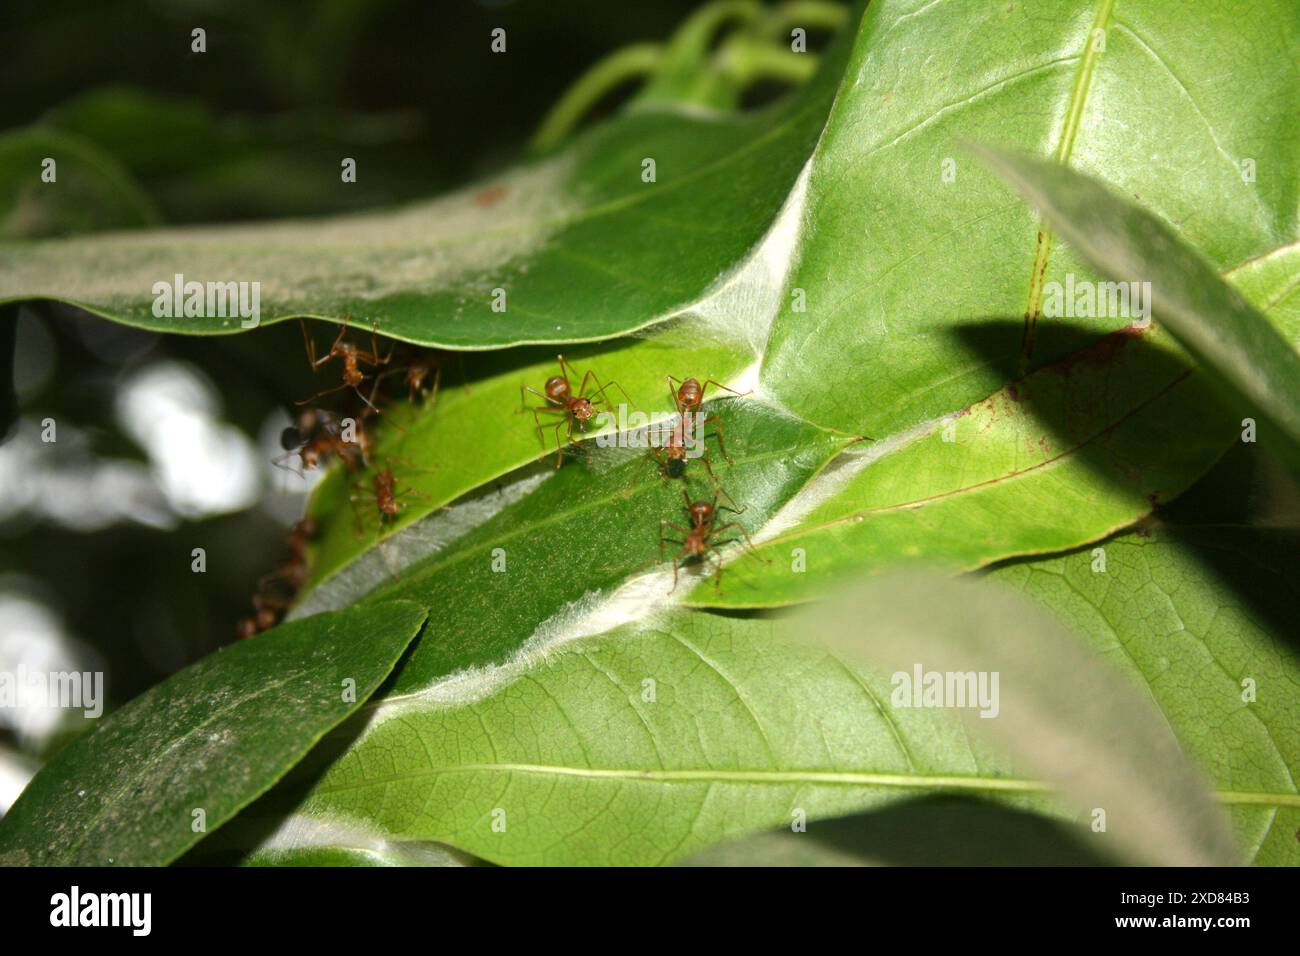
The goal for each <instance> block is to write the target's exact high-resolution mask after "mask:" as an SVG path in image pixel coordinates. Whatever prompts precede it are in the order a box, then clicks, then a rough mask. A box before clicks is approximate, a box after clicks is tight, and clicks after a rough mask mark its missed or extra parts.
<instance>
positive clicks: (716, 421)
mask: <svg viewBox="0 0 1300 956" xmlns="http://www.w3.org/2000/svg"><path fill="white" fill-rule="evenodd" d="M710 424H712V425H713V427H714V428H716V429H717V431H718V447H719V448H720V449H722V457H723V458H725V459H727V464H728V465H733V464H735V462H733V461H732V460H731V456H730V455H728V454H727V443H726V442H724V441H723V440H722V419H720V418H718V416H717V415H710V416H709V417H708V418H706V419H704V421H703V422H701V423H700V432H701V435H700V440H701V441H703V439H704V436H703V432H704V429H706V428H708V427H709V425H710Z"/></svg>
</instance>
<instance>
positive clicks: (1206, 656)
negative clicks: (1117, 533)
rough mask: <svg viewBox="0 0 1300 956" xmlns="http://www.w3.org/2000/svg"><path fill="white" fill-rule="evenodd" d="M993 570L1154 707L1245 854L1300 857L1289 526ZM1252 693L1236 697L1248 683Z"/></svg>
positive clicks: (1298, 685) (1168, 535) (1298, 680)
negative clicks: (1199, 772) (1217, 795)
mask: <svg viewBox="0 0 1300 956" xmlns="http://www.w3.org/2000/svg"><path fill="white" fill-rule="evenodd" d="M1101 550H1102V551H1103V553H1104V565H1102V566H1104V568H1105V570H1104V571H1101V572H1099V571H1097V570H1095V568H1096V567H1097V566H1098V565H1097V551H1085V552H1079V553H1075V554H1070V555H1065V556H1062V557H1058V558H1051V559H1047V560H1042V561H1034V562H1029V563H1024V564H1015V565H1011V566H1008V567H1006V568H1003V569H1000V570H997V571H995V572H993V574H992V575H991V577H993V578H994V579H997V580H999V581H1001V582H1003V583H1006V584H1008V585H1013V586H1016V587H1018V588H1020V589H1021V590H1022V592H1023V593H1024V594H1025V595H1026V596H1028V597H1031V598H1033V599H1034V600H1035V601H1037V602H1038V603H1040V604H1042V605H1044V606H1045V607H1048V608H1050V609H1051V610H1052V611H1054V612H1055V613H1056V614H1057V615H1058V616H1059V617H1060V619H1062V620H1063V621H1065V622H1067V623H1068V624H1070V625H1071V627H1072V629H1073V630H1075V631H1076V633H1079V634H1082V635H1085V636H1086V637H1087V638H1088V639H1089V641H1090V643H1091V645H1092V647H1093V648H1094V649H1095V650H1096V651H1097V653H1098V654H1100V655H1101V656H1103V657H1104V658H1105V659H1107V660H1108V661H1110V662H1111V663H1112V664H1113V665H1114V666H1116V667H1119V668H1122V669H1123V670H1124V671H1125V672H1127V673H1128V674H1130V675H1131V676H1132V677H1133V678H1134V679H1135V680H1136V681H1137V682H1139V683H1140V684H1141V685H1142V686H1143V687H1146V688H1147V689H1148V691H1149V693H1150V694H1151V697H1152V699H1153V700H1154V701H1155V703H1156V704H1157V705H1158V706H1159V707H1160V709H1161V711H1162V712H1163V713H1164V715H1165V718H1166V719H1167V720H1168V721H1169V725H1170V726H1171V727H1172V728H1173V730H1174V732H1175V733H1176V734H1177V735H1178V738H1179V740H1180V741H1181V743H1182V744H1183V746H1184V747H1185V748H1186V749H1187V751H1188V753H1189V754H1190V755H1191V756H1192V757H1193V758H1194V759H1195V760H1196V761H1197V762H1198V763H1199V764H1200V765H1201V766H1202V767H1204V768H1205V769H1206V770H1207V772H1209V773H1210V774H1211V776H1212V777H1213V779H1214V780H1215V783H1216V786H1217V787H1218V788H1219V790H1220V792H1221V798H1222V799H1224V800H1225V801H1226V802H1227V803H1228V805H1229V807H1230V809H1231V811H1232V817H1233V824H1234V829H1235V831H1236V838H1237V843H1238V845H1239V846H1241V847H1242V848H1243V850H1244V852H1245V855H1246V858H1247V859H1248V860H1249V861H1250V862H1254V863H1257V864H1263V865H1273V866H1297V865H1300V843H1298V842H1297V840H1296V832H1297V830H1300V789H1298V788H1297V785H1296V780H1297V779H1298V778H1300V653H1298V649H1297V646H1296V644H1295V640H1294V630H1295V629H1294V616H1295V615H1294V610H1295V604H1296V599H1297V596H1298V595H1297V593H1296V583H1295V582H1296V571H1297V568H1296V560H1295V556H1296V554H1297V553H1300V534H1297V531H1296V530H1295V529H1294V528H1291V529H1278V530H1261V529H1254V528H1246V527H1232V526H1210V527H1198V526H1171V527H1168V528H1161V529H1157V530H1154V531H1149V532H1144V533H1143V534H1133V535H1125V536H1124V537H1121V538H1117V539H1115V540H1113V541H1108V542H1106V543H1105V545H1104V547H1103V548H1102V549H1101ZM1247 680H1249V681H1251V682H1252V684H1251V686H1253V687H1254V688H1255V692H1256V695H1257V696H1256V697H1255V699H1253V700H1249V701H1247V700H1245V699H1244V695H1245V691H1246V688H1245V686H1244V682H1245V681H1247Z"/></svg>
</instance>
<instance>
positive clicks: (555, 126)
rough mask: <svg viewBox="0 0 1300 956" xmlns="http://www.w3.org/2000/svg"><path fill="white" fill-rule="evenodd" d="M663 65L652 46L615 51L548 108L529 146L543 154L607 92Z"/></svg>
mask: <svg viewBox="0 0 1300 956" xmlns="http://www.w3.org/2000/svg"><path fill="white" fill-rule="evenodd" d="M663 62H664V50H663V47H661V46H660V45H658V44H655V43H639V44H636V45H634V46H629V47H624V48H623V49H621V50H616V51H614V52H613V53H611V54H610V55H609V56H607V57H605V58H604V59H603V60H599V61H597V62H596V63H595V64H594V65H593V66H592V67H591V68H590V69H589V70H587V72H586V73H584V74H582V76H580V77H578V79H577V80H575V81H574V83H573V85H571V86H570V87H569V88H568V89H567V90H565V92H564V95H563V96H561V97H560V99H559V101H558V102H556V104H555V105H554V106H552V107H551V110H550V112H549V113H547V114H546V118H545V119H543V120H542V122H541V125H540V126H538V128H537V132H536V133H535V134H534V135H533V141H532V143H531V146H532V148H533V149H535V150H545V149H549V148H550V147H552V146H554V145H555V144H556V143H558V142H560V141H561V140H563V139H564V138H565V137H566V136H568V135H569V134H570V133H571V132H573V130H574V129H575V128H576V127H577V125H578V123H579V121H580V120H581V119H582V117H583V116H585V115H586V114H587V111H588V110H590V109H591V108H592V107H593V106H595V105H596V104H597V103H598V102H600V100H601V98H602V97H604V96H605V94H606V93H608V92H609V91H610V90H612V89H614V88H616V87H618V86H619V85H621V84H622V83H625V82H627V81H628V80H631V79H636V78H639V77H643V76H649V75H651V74H652V73H654V72H655V71H656V70H658V69H659V68H660V66H661V65H662V64H663Z"/></svg>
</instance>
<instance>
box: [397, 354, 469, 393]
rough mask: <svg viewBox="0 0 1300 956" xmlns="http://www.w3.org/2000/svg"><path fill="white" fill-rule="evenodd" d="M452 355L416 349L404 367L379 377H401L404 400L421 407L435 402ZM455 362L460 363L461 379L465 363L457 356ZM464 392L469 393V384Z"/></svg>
mask: <svg viewBox="0 0 1300 956" xmlns="http://www.w3.org/2000/svg"><path fill="white" fill-rule="evenodd" d="M451 356H452V353H450V352H442V351H438V350H437V349H417V350H415V351H414V353H413V356H412V358H411V359H410V361H408V362H406V364H405V365H401V366H399V367H397V368H392V369H389V370H388V371H387V372H384V373H383V374H381V375H380V376H379V378H380V379H381V380H382V379H388V378H391V377H393V376H401V379H400V381H401V384H403V385H405V386H406V398H407V401H409V402H410V403H411V404H412V405H414V404H416V403H417V401H418V402H419V403H420V404H422V405H427V404H429V403H430V402H434V401H437V399H438V387H439V386H440V385H441V384H442V369H443V366H444V365H446V364H447V363H448V362H449V361H450V359H451ZM456 360H457V361H458V362H459V363H460V367H461V377H462V378H464V374H465V363H464V360H463V359H462V358H461V356H459V355H457V356H456ZM399 361H400V360H399ZM430 376H432V377H433V382H432V384H430V383H429V377H430ZM465 391H466V392H468V391H469V384H468V383H466V385H465Z"/></svg>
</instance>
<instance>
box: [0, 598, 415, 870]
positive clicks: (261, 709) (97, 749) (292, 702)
mask: <svg viewBox="0 0 1300 956" xmlns="http://www.w3.org/2000/svg"><path fill="white" fill-rule="evenodd" d="M424 619H425V613H424V610H423V609H422V608H420V607H418V606H416V605H414V604H411V603H408V602H402V601H393V602H387V603H385V604H384V605H382V606H378V607H376V606H370V607H360V608H354V609H350V610H348V611H344V612H341V613H338V614H327V615H322V616H318V617H315V618H312V619H311V620H310V621H304V622H301V623H297V624H289V625H285V626H283V627H280V628H277V629H275V630H273V631H267V632H265V633H264V634H261V635H259V636H258V637H256V638H253V639H252V640H248V641H242V642H240V643H238V644H235V645H233V646H231V647H227V648H224V649H223V650H221V651H219V652H218V653H216V654H214V655H212V656H210V657H207V658H204V659H203V660H202V661H199V662H198V663H197V664H194V665H193V666H191V667H189V668H187V669H186V670H184V671H181V672H180V673H179V674H176V675H174V676H173V677H170V678H168V679H167V680H165V681H163V682H162V683H161V684H159V685H158V686H157V687H154V688H152V689H151V690H149V691H147V692H146V693H144V694H142V695H141V696H140V697H137V698H136V699H135V700H133V701H132V702H131V703H129V704H127V705H126V706H125V707H123V708H122V709H121V710H119V711H117V712H115V713H113V714H112V715H110V716H108V717H105V718H104V719H103V720H102V721H101V722H99V723H97V724H96V725H95V727H94V729H92V730H90V731H88V732H87V733H86V734H84V735H83V736H81V737H79V738H77V739H76V740H75V741H73V742H72V743H71V744H69V745H68V746H67V747H65V748H64V749H63V750H61V751H60V752H59V753H58V755H57V756H56V757H55V758H54V759H53V760H51V761H50V763H49V764H47V765H46V766H45V767H44V768H43V769H42V770H41V772H40V773H38V774H37V775H36V777H35V779H34V780H33V781H32V782H31V784H30V785H28V787H27V789H26V790H24V791H23V794H22V796H21V797H19V799H18V801H17V802H16V803H15V804H14V805H13V807H12V808H11V809H10V811H9V812H8V813H7V814H6V815H5V816H4V819H3V821H0V863H4V864H8V865H32V864H34V865H41V866H58V865H62V866H69V865H81V866H104V865H105V864H119V865H159V864H165V863H169V862H171V861H172V860H174V859H176V858H177V857H179V856H180V855H181V854H182V853H184V852H185V851H186V850H188V849H189V848H190V847H192V846H193V845H194V844H196V843H198V841H199V840H200V839H202V837H203V834H204V832H207V831H211V830H215V829H216V828H217V827H219V826H221V825H222V824H223V823H225V822H226V821H227V820H229V819H230V818H231V817H233V816H234V815H235V814H236V813H237V812H238V811H239V810H240V809H242V808H243V807H244V806H245V805H247V804H248V803H250V802H251V801H252V800H254V799H255V798H256V797H258V796H259V795H261V794H262V793H264V792H265V791H266V790H267V789H269V788H270V787H271V785H272V784H274V783H275V782H276V780H278V779H279V778H280V777H281V776H283V774H284V773H285V772H286V771H287V770H288V769H289V768H290V767H292V766H293V765H294V764H296V763H297V762H298V761H299V760H300V759H301V758H302V756H303V754H305V753H306V752H307V751H308V750H309V749H311V747H312V746H313V745H314V744H315V743H316V742H317V741H318V740H320V739H321V737H322V736H324V734H325V733H326V732H327V731H329V730H330V729H332V728H333V727H335V726H337V725H338V724H339V723H340V721H342V720H343V719H344V718H345V717H347V716H348V714H350V713H352V712H353V711H354V710H356V709H357V707H358V706H359V705H360V704H362V703H364V702H365V700H366V698H367V697H369V696H370V694H371V693H372V692H373V691H374V690H375V688H376V687H378V686H379V684H380V683H381V682H382V681H383V679H384V678H385V677H387V676H388V674H389V672H390V671H391V670H392V668H393V665H394V664H395V663H396V662H397V659H398V658H399V657H400V656H401V654H402V652H403V651H404V650H405V649H406V646H407V645H408V644H409V643H410V642H411V640H412V638H414V637H415V635H416V634H417V633H418V632H419V630H420V626H421V624H422V623H423V622H424ZM198 811H202V816H201V817H200V816H198V815H197V814H198ZM200 822H201V823H202V826H201V827H200Z"/></svg>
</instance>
